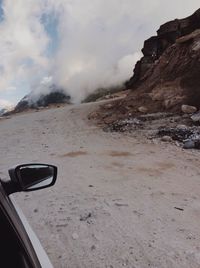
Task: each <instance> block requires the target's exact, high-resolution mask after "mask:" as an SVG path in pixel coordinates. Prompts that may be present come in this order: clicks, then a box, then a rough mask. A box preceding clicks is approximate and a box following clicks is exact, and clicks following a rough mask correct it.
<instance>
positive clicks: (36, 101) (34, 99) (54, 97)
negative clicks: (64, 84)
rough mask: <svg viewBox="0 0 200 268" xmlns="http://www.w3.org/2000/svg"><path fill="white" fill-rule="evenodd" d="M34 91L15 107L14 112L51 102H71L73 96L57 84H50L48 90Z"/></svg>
mask: <svg viewBox="0 0 200 268" xmlns="http://www.w3.org/2000/svg"><path fill="white" fill-rule="evenodd" d="M44 92H46V94H45V93H42V91H37V92H35V91H32V92H31V93H30V94H29V95H27V96H25V97H24V98H23V99H22V100H20V101H19V103H18V104H17V105H16V107H15V109H14V111H13V112H14V113H19V112H23V111H25V110H28V109H34V108H38V107H46V106H48V105H50V104H57V103H70V99H71V97H70V96H69V95H67V94H66V93H65V91H64V90H62V89H59V88H57V87H56V86H55V85H50V86H48V90H45V91H44Z"/></svg>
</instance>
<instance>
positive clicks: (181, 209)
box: [174, 207, 184, 211]
mask: <svg viewBox="0 0 200 268" xmlns="http://www.w3.org/2000/svg"><path fill="white" fill-rule="evenodd" d="M174 208H175V209H177V210H180V211H184V209H183V208H178V207H174Z"/></svg>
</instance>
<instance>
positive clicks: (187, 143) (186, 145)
mask: <svg viewBox="0 0 200 268" xmlns="http://www.w3.org/2000/svg"><path fill="white" fill-rule="evenodd" d="M183 148H184V149H194V148H195V142H194V141H193V140H187V141H185V143H184V145H183Z"/></svg>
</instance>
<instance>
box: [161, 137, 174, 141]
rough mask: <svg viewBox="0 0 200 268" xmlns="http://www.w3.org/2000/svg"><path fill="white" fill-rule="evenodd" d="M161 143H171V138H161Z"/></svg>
mask: <svg viewBox="0 0 200 268" xmlns="http://www.w3.org/2000/svg"><path fill="white" fill-rule="evenodd" d="M161 141H164V142H171V141H172V138H171V137H170V136H163V137H162V138H161Z"/></svg>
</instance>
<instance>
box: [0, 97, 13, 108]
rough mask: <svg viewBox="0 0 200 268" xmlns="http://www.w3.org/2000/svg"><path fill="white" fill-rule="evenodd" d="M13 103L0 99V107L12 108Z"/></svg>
mask: <svg viewBox="0 0 200 268" xmlns="http://www.w3.org/2000/svg"><path fill="white" fill-rule="evenodd" d="M13 107H14V104H13V103H12V102H10V101H7V100H3V99H0V109H3V108H6V109H8V110H10V109H12V108H13Z"/></svg>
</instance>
